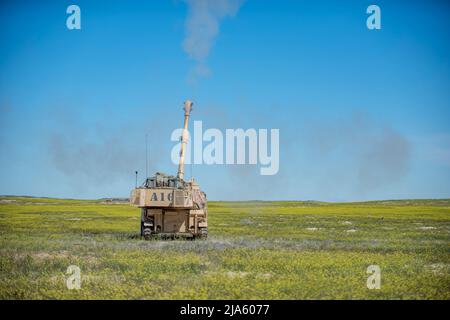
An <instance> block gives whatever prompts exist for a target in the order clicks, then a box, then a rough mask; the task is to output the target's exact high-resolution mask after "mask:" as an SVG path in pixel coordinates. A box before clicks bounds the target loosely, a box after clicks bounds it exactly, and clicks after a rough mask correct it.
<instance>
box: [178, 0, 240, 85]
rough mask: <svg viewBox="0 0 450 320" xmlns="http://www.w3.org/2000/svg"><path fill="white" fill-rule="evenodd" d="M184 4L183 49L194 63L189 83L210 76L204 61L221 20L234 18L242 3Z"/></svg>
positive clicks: (203, 0)
mask: <svg viewBox="0 0 450 320" xmlns="http://www.w3.org/2000/svg"><path fill="white" fill-rule="evenodd" d="M186 2H187V5H188V16H187V19H186V22H185V28H186V29H185V30H186V32H185V33H186V35H185V38H184V41H183V49H184V51H185V52H186V53H187V54H188V56H189V58H191V59H192V60H194V61H195V63H196V64H195V66H194V68H193V69H192V70H191V74H190V77H189V78H190V81H195V80H196V79H197V78H199V77H206V76H208V75H209V74H210V69H209V68H208V66H207V64H206V60H207V58H208V55H209V52H210V51H211V48H212V46H213V45H214V40H215V38H216V37H217V35H218V34H219V29H220V22H221V20H222V19H223V18H225V17H233V16H235V15H236V13H237V12H238V10H239V8H240V6H241V5H242V3H243V2H244V1H243V0H213V1H210V0H187V1H186Z"/></svg>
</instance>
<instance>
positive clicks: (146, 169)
mask: <svg viewBox="0 0 450 320" xmlns="http://www.w3.org/2000/svg"><path fill="white" fill-rule="evenodd" d="M147 178H148V133H146V134H145V179H147Z"/></svg>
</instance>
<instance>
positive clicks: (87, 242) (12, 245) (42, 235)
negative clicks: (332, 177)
mask: <svg viewBox="0 0 450 320" xmlns="http://www.w3.org/2000/svg"><path fill="white" fill-rule="evenodd" d="M139 218H140V212H139V209H136V208H133V207H130V206H129V205H127V204H104V203H102V202H101V201H81V200H60V199H40V198H39V199H38V198H27V197H0V234H1V240H0V241H1V246H0V250H1V253H0V298H2V299H95V298H97V299H450V200H435V201H433V200H411V201H378V202H366V203H336V204H330V203H317V202H210V203H209V237H208V240H206V241H203V240H197V241H181V240H180V241H178V240H173V241H170V240H168V241H160V240H152V241H144V240H141V239H140V237H139ZM373 264H374V265H379V266H380V268H381V288H380V289H378V290H377V289H373V290H369V289H368V288H367V286H366V281H367V277H368V276H369V275H368V274H367V273H366V270H367V267H368V266H369V265H373ZM69 265H77V266H79V267H80V269H81V275H82V277H81V279H82V283H81V289H80V290H69V289H67V286H66V278H67V277H68V276H67V275H66V270H67V267H68V266H69Z"/></svg>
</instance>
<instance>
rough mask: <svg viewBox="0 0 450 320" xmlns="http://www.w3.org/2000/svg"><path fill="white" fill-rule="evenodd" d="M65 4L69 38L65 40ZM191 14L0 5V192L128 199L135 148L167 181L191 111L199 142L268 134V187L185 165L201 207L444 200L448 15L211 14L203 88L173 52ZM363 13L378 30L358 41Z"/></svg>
mask: <svg viewBox="0 0 450 320" xmlns="http://www.w3.org/2000/svg"><path fill="white" fill-rule="evenodd" d="M71 4H77V5H78V6H79V7H80V8H81V26H82V28H81V30H68V29H67V27H66V19H67V17H68V14H66V8H67V7H68V6H69V5H71ZM196 4H198V2H197V1H194V0H192V1H189V2H185V1H146V2H144V1H135V2H134V1H133V2H131V1H108V2H106V1H70V2H69V1H43V2H37V1H11V2H2V3H1V4H0V70H1V72H0V150H1V153H0V194H20V195H34V196H53V197H71V198H98V197H113V196H127V195H128V194H129V192H130V190H131V188H132V187H133V186H134V171H135V170H139V172H140V180H142V179H143V178H144V177H143V173H144V172H145V134H148V135H149V157H150V163H149V171H150V173H153V172H155V171H165V172H168V173H173V174H174V173H176V166H174V165H173V164H172V163H171V161H170V150H171V148H172V147H173V145H174V143H173V142H171V141H170V134H171V132H172V130H173V129H175V128H178V127H180V126H181V125H182V111H181V107H182V102H183V101H184V100H185V99H186V98H189V99H191V100H193V101H194V103H195V105H194V111H193V114H192V120H202V121H203V126H204V128H219V129H221V130H224V129H225V128H244V129H246V128H267V129H270V128H279V129H280V170H279V173H278V174H277V175H275V176H260V175H259V174H258V173H259V167H257V166H256V167H255V166H237V165H234V166H219V165H214V166H207V165H195V166H193V168H192V170H193V174H194V176H195V177H196V179H197V181H198V182H199V183H200V184H201V186H202V188H203V189H204V190H205V192H206V193H207V195H208V197H209V198H210V199H214V200H246V199H261V200H264V199H268V200H269V199H270V200H273V199H279V200H283V199H315V200H328V201H350V200H369V199H400V198H448V197H450V127H449V120H450V111H449V110H450V90H449V89H450V67H449V54H450V46H449V39H450V37H449V35H450V34H449V33H450V19H449V18H450V17H449V15H450V6H449V5H448V4H447V3H446V2H444V1H442V2H440V1H392V0H391V1H374V2H369V1H311V2H306V1H266V0H264V1H263V0H247V1H244V2H242V3H237V4H236V2H231V5H233V4H234V9H233V10H231V11H232V12H228V13H229V14H228V13H227V12H225V13H224V12H222V13H221V10H224V9H223V8H222V7H220V8H215V7H214V6H212V7H211V10H212V12H213V14H215V15H216V18H217V21H216V22H217V25H218V32H217V34H215V35H213V36H212V37H211V38H210V39H209V40H208V44H209V45H210V46H211V47H210V49H209V50H206V51H205V52H203V53H204V57H203V58H202V61H201V64H202V65H204V66H206V67H207V69H208V70H209V74H208V75H206V76H201V75H199V76H194V77H193V76H192V74H193V72H195V71H193V70H195V68H196V65H198V64H199V63H198V61H197V60H198V59H197V60H196V58H195V57H192V55H190V52H189V50H186V47H184V46H183V43H184V41H185V39H186V37H188V36H189V29H188V25H189V21H191V22H192V20H189V19H194V20H195V15H193V13H195V8H196ZM370 4H377V5H379V6H380V8H381V21H382V22H381V23H382V28H381V30H368V29H367V27H366V19H367V16H368V15H367V14H366V8H367V7H368V6H369V5H370ZM225 11H226V10H225ZM194 26H195V21H194ZM195 32H199V33H200V35H201V34H202V32H208V30H202V29H201V28H200V29H199V30H197V31H195ZM186 171H187V172H188V173H190V168H189V169H188V168H187V170H186ZM188 176H189V174H188Z"/></svg>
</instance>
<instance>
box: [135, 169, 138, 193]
mask: <svg viewBox="0 0 450 320" xmlns="http://www.w3.org/2000/svg"><path fill="white" fill-rule="evenodd" d="M135 173H136V183H135V188H136V189H137V177H138V172H137V171H135Z"/></svg>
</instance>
